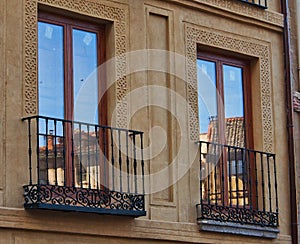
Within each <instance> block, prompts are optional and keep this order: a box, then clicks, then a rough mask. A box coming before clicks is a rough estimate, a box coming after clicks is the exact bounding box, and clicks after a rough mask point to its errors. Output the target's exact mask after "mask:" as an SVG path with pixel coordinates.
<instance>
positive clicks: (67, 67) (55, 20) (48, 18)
mask: <svg viewBox="0 0 300 244" xmlns="http://www.w3.org/2000/svg"><path fill="white" fill-rule="evenodd" d="M77 17H78V16H76V19H75V18H72V17H66V16H64V15H62V14H54V13H52V12H47V11H40V12H39V14H38V21H39V22H45V23H50V24H55V25H60V26H63V27H64V40H63V41H64V44H63V45H64V57H63V58H64V119H66V120H73V119H74V118H73V115H74V81H73V43H72V39H73V36H72V30H73V29H77V30H85V31H89V32H93V33H95V34H96V35H97V63H98V67H99V66H100V65H101V64H103V63H104V62H105V60H106V54H105V53H106V52H105V50H106V43H105V25H104V24H98V23H97V21H85V20H84V18H82V19H81V18H77ZM89 20H90V19H89ZM105 81H106V74H105V70H104V69H101V73H100V69H98V99H99V98H100V95H101V94H103V95H102V97H101V100H99V103H98V114H99V115H100V114H101V116H98V124H100V125H107V101H106V93H105V91H106V82H105ZM71 138H72V128H71V125H70V124H67V126H66V138H65V145H66V174H65V175H66V179H65V181H66V185H68V186H71V185H72V184H73V183H75V182H73V177H72V170H73V165H72V155H71V153H72V148H71V147H72V142H71V140H72V139H71ZM98 138H99V146H100V147H101V145H102V143H101V142H102V141H103V140H107V138H102V135H101V133H99V135H98ZM102 163H103V162H102V161H101V162H100V163H99V165H101V164H102ZM107 168H108V167H107ZM100 174H101V175H100V177H101V179H102V180H101V181H102V182H108V180H107V177H108V172H103V170H101V171H100ZM102 185H103V184H102V183H101V187H102Z"/></svg>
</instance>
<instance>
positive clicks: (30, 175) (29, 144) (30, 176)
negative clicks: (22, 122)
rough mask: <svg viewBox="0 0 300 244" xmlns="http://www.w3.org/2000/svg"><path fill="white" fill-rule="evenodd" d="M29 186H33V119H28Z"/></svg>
mask: <svg viewBox="0 0 300 244" xmlns="http://www.w3.org/2000/svg"><path fill="white" fill-rule="evenodd" d="M28 156H29V184H30V185H32V158H31V157H32V147H31V119H28Z"/></svg>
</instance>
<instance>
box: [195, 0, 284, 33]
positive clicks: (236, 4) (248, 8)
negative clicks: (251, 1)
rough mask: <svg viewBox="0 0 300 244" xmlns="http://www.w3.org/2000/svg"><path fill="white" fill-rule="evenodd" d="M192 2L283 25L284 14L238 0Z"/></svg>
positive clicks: (199, 0) (197, 0) (198, 0)
mask: <svg viewBox="0 0 300 244" xmlns="http://www.w3.org/2000/svg"><path fill="white" fill-rule="evenodd" d="M190 1H191V2H196V3H202V4H206V5H209V6H212V7H217V8H220V9H223V10H225V11H229V12H232V13H235V14H240V15H245V16H247V17H250V18H255V19H259V20H261V21H265V22H269V23H271V24H274V25H277V26H281V27H283V21H284V18H283V15H282V14H281V13H277V12H273V11H270V10H265V9H260V8H258V7H255V6H252V5H248V4H247V3H243V2H240V1H238V0H231V1H230V0H190Z"/></svg>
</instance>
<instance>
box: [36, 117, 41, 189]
mask: <svg viewBox="0 0 300 244" xmlns="http://www.w3.org/2000/svg"><path fill="white" fill-rule="evenodd" d="M39 123H40V120H39V118H38V117H36V131H37V133H36V137H37V138H36V158H37V165H36V166H37V178H38V184H41V179H40V128H39Z"/></svg>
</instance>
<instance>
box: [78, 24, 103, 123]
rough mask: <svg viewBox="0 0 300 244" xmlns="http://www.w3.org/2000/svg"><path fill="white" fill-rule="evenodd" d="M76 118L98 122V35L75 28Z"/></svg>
mask: <svg viewBox="0 0 300 244" xmlns="http://www.w3.org/2000/svg"><path fill="white" fill-rule="evenodd" d="M73 70H74V71H73V75H74V76H73V78H74V120H77V121H84V122H89V123H96V124H98V72H97V35H96V33H93V32H88V31H83V30H77V29H73Z"/></svg>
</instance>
